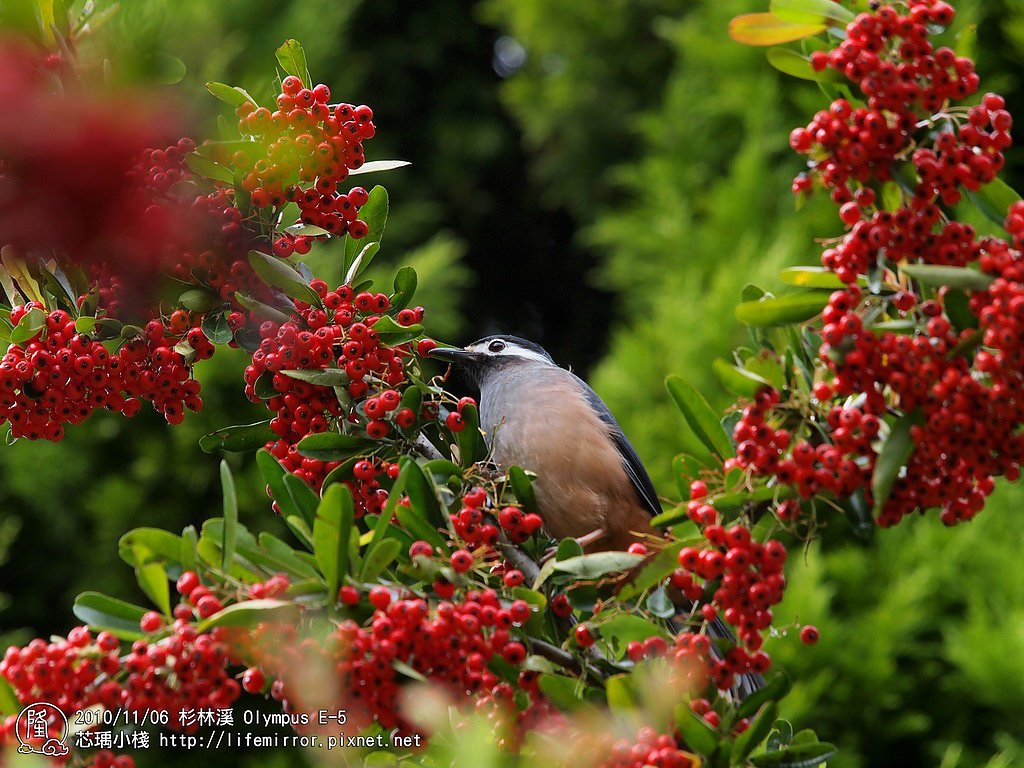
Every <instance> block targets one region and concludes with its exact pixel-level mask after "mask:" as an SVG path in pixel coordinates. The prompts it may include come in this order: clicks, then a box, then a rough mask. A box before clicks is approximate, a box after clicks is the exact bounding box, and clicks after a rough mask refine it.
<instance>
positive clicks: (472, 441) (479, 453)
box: [455, 404, 487, 468]
mask: <svg viewBox="0 0 1024 768" xmlns="http://www.w3.org/2000/svg"><path fill="white" fill-rule="evenodd" d="M462 424H463V427H462V431H461V432H456V433H455V440H456V442H457V443H458V446H459V463H460V464H462V466H463V467H466V468H469V467H471V466H473V464H475V463H476V462H477V461H479V460H480V459H482V458H483V457H484V456H485V455H486V454H487V444H486V443H485V442H484V436H483V433H482V432H481V431H480V417H479V415H478V412H477V408H476V406H475V405H471V404H467V405H465V406H463V408H462Z"/></svg>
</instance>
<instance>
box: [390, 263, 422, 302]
mask: <svg viewBox="0 0 1024 768" xmlns="http://www.w3.org/2000/svg"><path fill="white" fill-rule="evenodd" d="M417 282H418V278H417V277H416V270H415V269H413V268H412V267H402V268H401V269H400V270H398V272H397V273H396V274H395V282H394V286H395V292H394V294H392V296H391V310H392V311H394V312H397V311H398V310H400V309H405V308H406V307H408V306H409V305H410V304H412V297H413V295H414V294H415V293H416V284H417Z"/></svg>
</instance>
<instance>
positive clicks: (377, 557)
mask: <svg viewBox="0 0 1024 768" xmlns="http://www.w3.org/2000/svg"><path fill="white" fill-rule="evenodd" d="M401 551H402V542H400V541H399V540H398V539H381V540H380V541H378V542H377V543H376V544H374V545H373V546H372V547H370V551H369V552H368V553H367V555H366V558H365V559H364V560H363V567H362V569H360V571H359V580H360V581H361V582H363V583H364V584H370V583H372V582H375V581H377V578H378V577H379V576H380V575H381V573H382V572H383V571H384V569H385V568H387V567H388V566H389V565H391V563H393V562H394V560H395V558H396V557H398V553H399V552H401Z"/></svg>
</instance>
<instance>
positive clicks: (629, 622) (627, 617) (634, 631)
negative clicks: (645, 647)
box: [600, 613, 661, 656]
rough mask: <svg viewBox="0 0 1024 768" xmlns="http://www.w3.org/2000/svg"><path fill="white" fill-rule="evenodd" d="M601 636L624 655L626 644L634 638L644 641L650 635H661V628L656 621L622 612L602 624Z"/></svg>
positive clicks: (619, 653) (620, 654)
mask: <svg viewBox="0 0 1024 768" xmlns="http://www.w3.org/2000/svg"><path fill="white" fill-rule="evenodd" d="M600 631H601V637H603V638H604V639H605V640H607V641H608V642H609V643H611V645H612V648H614V649H615V652H616V653H617V654H618V655H619V656H622V655H623V654H625V652H626V646H627V645H629V643H631V642H632V641H634V640H637V641H641V642H642V641H644V640H646V639H647V638H649V637H654V636H655V635H660V634H661V630H660V629H659V628H658V625H657V624H655V623H654V622H651V621H648V620H647V619H644V618H641V617H640V616H636V615H634V614H631V613H620V614H618V615H616V616H613V617H612V618H611V619H609V620H608V621H605V622H603V623H602V624H601V626H600Z"/></svg>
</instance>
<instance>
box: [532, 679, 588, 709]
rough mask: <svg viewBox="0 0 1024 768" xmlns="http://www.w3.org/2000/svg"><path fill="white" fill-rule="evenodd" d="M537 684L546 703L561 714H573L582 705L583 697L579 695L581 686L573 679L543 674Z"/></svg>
mask: <svg viewBox="0 0 1024 768" xmlns="http://www.w3.org/2000/svg"><path fill="white" fill-rule="evenodd" d="M537 684H538V685H539V686H540V690H541V692H542V693H543V694H544V695H545V696H546V697H547V698H548V701H550V702H551V703H552V704H554V705H555V706H556V707H558V708H559V709H560V710H562V711H563V712H574V711H576V710H577V709H579V708H580V707H582V706H583V705H584V701H583V697H582V696H581V695H580V694H579V691H580V688H581V684H580V682H579V681H578V680H576V679H574V678H571V677H566V676H565V675H549V674H543V675H541V676H540V677H538V678H537Z"/></svg>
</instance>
